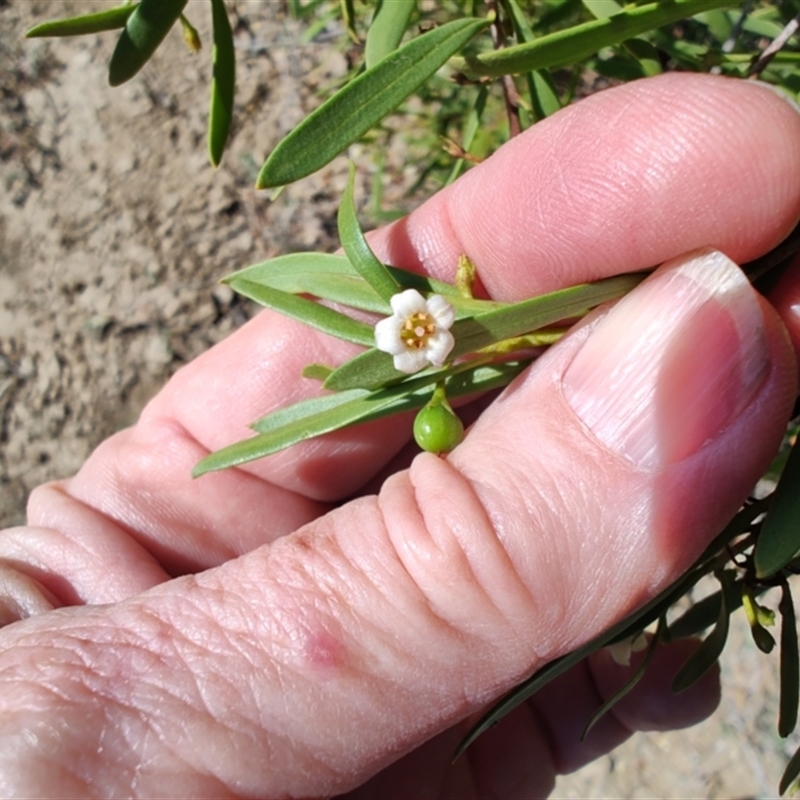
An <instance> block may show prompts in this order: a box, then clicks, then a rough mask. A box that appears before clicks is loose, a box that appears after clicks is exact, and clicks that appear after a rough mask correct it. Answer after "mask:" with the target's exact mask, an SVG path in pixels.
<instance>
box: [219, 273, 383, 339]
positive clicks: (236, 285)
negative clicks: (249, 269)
mask: <svg viewBox="0 0 800 800" xmlns="http://www.w3.org/2000/svg"><path fill="white" fill-rule="evenodd" d="M230 286H231V288H232V289H234V290H235V291H237V292H238V293H239V294H241V295H244V296H245V297H249V298H250V299H251V300H255V301H256V303H261V305H262V306H266V307H267V308H271V309H272V310H273V311H279V312H280V313H281V314H283V315H285V316H287V317H291V318H292V319H296V320H300V322H303V323H305V324H306V325H309V326H310V327H312V328H316V329H317V330H318V331H323V332H324V333H329V334H331V336H336V337H337V338H339V339H344V340H345V341H346V342H355V343H356V344H363V345H366V346H367V347H369V346H370V345H373V344H374V343H375V329H374V328H373V327H372V325H367V324H366V323H365V322H359V321H358V320H356V319H353V318H352V317H348V316H347V315H346V314H342V313H341V312H340V311H334V309H332V308H327V307H326V306H321V305H320V304H319V303H315V302H314V301H313V300H306V299H305V298H304V297H298V296H297V295H296V294H289V293H288V292H282V291H280V290H279V289H272V288H270V287H269V286H263V285H261V284H258V283H250V281H245V280H242V279H237V280H235V281H231V282H230Z"/></svg>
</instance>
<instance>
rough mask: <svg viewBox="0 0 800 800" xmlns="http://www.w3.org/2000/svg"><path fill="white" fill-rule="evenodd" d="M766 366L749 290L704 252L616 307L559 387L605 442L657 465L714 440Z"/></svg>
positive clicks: (733, 268)
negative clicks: (561, 386) (561, 387)
mask: <svg viewBox="0 0 800 800" xmlns="http://www.w3.org/2000/svg"><path fill="white" fill-rule="evenodd" d="M768 371H769V349H768V345H767V340H766V335H765V332H764V317H763V315H762V313H761V308H760V306H759V303H758V299H757V297H756V294H755V292H754V290H753V288H752V287H751V286H750V283H749V281H748V280H747V278H746V277H745V275H744V273H743V272H742V271H741V270H740V269H739V267H738V266H737V265H736V264H734V263H733V261H731V260H730V259H729V258H728V257H727V256H725V255H723V254H722V253H719V252H717V251H714V250H710V249H706V250H701V251H695V252H693V253H690V254H688V255H686V256H681V257H680V258H677V259H674V260H673V261H670V262H667V263H666V264H664V265H663V266H661V267H660V268H659V269H658V270H656V272H654V273H653V275H651V276H650V277H649V278H648V279H647V280H646V281H645V282H644V283H642V284H641V285H640V286H639V287H638V288H637V289H635V290H634V291H633V292H632V293H631V294H629V295H628V296H627V297H625V298H623V299H622V300H621V301H620V302H619V303H617V305H616V306H614V307H613V308H612V309H611V311H610V312H609V313H608V314H607V315H606V316H605V317H604V318H603V319H602V320H601V321H600V322H599V323H598V325H597V327H596V328H595V329H594V330H593V331H592V333H591V334H590V336H589V338H588V339H587V340H586V342H585V343H584V344H583V345H582V347H581V349H580V350H579V351H578V353H577V355H576V356H575V358H574V359H573V361H572V363H571V364H570V365H569V367H568V368H567V371H566V372H565V374H564V377H563V379H562V384H563V388H564V393H565V396H566V398H567V402H568V403H569V405H570V406H571V407H572V409H573V410H574V411H575V413H576V414H577V416H578V417H579V418H580V419H581V420H582V421H583V423H584V424H585V425H586V426H587V427H588V428H589V429H590V430H591V431H592V432H593V433H594V435H595V436H596V437H597V438H598V439H599V440H600V441H601V442H602V443H603V444H605V445H606V446H607V447H608V448H609V449H611V450H613V451H614V452H616V453H619V454H620V455H622V456H624V457H625V458H627V459H629V460H630V461H632V462H633V463H635V464H637V465H639V466H642V467H645V468H652V469H656V468H659V467H663V466H666V465H668V464H672V463H675V462H677V461H680V460H681V459H682V458H685V457H687V456H689V455H691V454H692V453H694V452H696V451H697V450H699V449H700V448H701V447H702V446H703V445H704V444H706V443H707V442H709V441H711V440H713V439H715V438H716V437H717V436H718V435H719V434H720V433H721V432H722V431H723V430H724V429H725V428H726V427H727V426H728V425H729V424H730V423H731V422H732V421H733V420H734V419H736V417H738V416H739V414H740V413H741V412H742V411H743V410H744V409H745V408H746V407H747V405H748V404H749V403H750V401H751V400H752V398H753V396H754V395H755V393H756V392H757V391H758V389H759V387H760V386H761V384H762V383H763V381H764V379H765V378H766V375H767V373H768Z"/></svg>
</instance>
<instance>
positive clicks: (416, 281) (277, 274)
mask: <svg viewBox="0 0 800 800" xmlns="http://www.w3.org/2000/svg"><path fill="white" fill-rule="evenodd" d="M387 269H388V270H389V273H390V274H391V275H392V277H393V278H394V280H395V281H396V282H397V283H398V285H399V287H400V289H401V290H402V289H417V290H418V291H419V292H422V293H423V294H430V293H432V292H435V293H437V294H441V295H444V296H445V297H447V299H448V300H449V301H450V303H452V304H453V307H454V308H455V309H456V314H457V315H458V316H459V317H462V316H469V315H473V314H477V313H481V312H483V311H487V310H489V309H492V308H502V307H504V306H506V305H508V304H507V303H496V302H493V301H491V300H476V299H473V298H463V297H461V296H460V295H459V294H458V291H457V290H456V288H455V287H454V286H452V285H451V284H449V283H444V282H443V281H437V280H434V279H433V278H429V277H427V276H426V275H417V274H416V273H414V272H408V271H407V270H403V269H398V268H397V267H387ZM237 279H243V280H246V281H250V282H251V283H258V284H261V285H263V286H270V287H272V288H273V289H280V290H281V291H284V292H291V293H292V294H310V295H313V296H314V297H319V298H320V299H322V300H330V301H332V302H334V303H343V304H344V305H348V306H350V307H351V308H358V309H361V310H362V311H373V312H375V313H376V314H389V313H391V307H390V305H389V303H387V302H386V301H385V300H383V299H382V298H381V297H379V296H378V295H377V294H376V293H375V290H374V289H373V288H372V287H371V286H370V285H369V284H368V283H367V282H366V281H365V280H364V279H363V278H362V277H361V276H360V275H359V274H358V273H357V272H356V270H355V268H354V267H353V265H352V264H351V263H350V260H349V259H348V258H347V257H346V256H342V255H332V254H329V253H290V254H289V255H285V256H278V257H277V258H271V259H269V260H267V261H262V262H260V263H258V264H252V265H251V266H249V267H245V268H244V269H241V270H239V271H238V272H234V273H233V274H232V275H229V276H228V277H227V278H223V281H222V282H223V283H227V284H232V283H233V281H235V280H237Z"/></svg>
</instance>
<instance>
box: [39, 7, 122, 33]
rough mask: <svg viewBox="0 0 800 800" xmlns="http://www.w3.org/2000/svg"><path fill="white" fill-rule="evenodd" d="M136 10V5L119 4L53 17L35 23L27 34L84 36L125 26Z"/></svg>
mask: <svg viewBox="0 0 800 800" xmlns="http://www.w3.org/2000/svg"><path fill="white" fill-rule="evenodd" d="M135 10H136V5H130V6H117V7H116V8H109V9H107V10H105V11H98V12H96V13H94V14H84V15H83V16H80V17H70V18H69V19H53V20H50V21H48V22H41V23H39V24H38V25H34V26H33V27H32V28H31V29H30V30H29V31H28V32H27V33H26V34H25V37H26V38H27V39H34V38H36V37H39V36H84V35H85V34H88V33H102V32H103V31H113V30H117V29H118V28H123V27H125V23H126V22H127V21H128V17H130V15H131V14H133V12H134V11H135Z"/></svg>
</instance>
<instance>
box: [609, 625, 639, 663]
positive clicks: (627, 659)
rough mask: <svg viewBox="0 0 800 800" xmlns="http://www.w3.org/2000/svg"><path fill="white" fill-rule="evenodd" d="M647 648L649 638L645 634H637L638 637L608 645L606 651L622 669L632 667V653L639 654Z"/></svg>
mask: <svg viewBox="0 0 800 800" xmlns="http://www.w3.org/2000/svg"><path fill="white" fill-rule="evenodd" d="M645 647H647V637H646V636H645V635H644V634H643V633H637V634H636V636H631V637H630V638H628V639H623V640H622V641H621V642H616V643H614V644H610V645H608V647H607V648H606V650H608V653H609V655H610V656H611V658H613V659H614V661H616V662H617V664H619V665H620V666H621V667H629V666H630V665H631V653H638V652H639V651H640V650H644V649H645Z"/></svg>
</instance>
